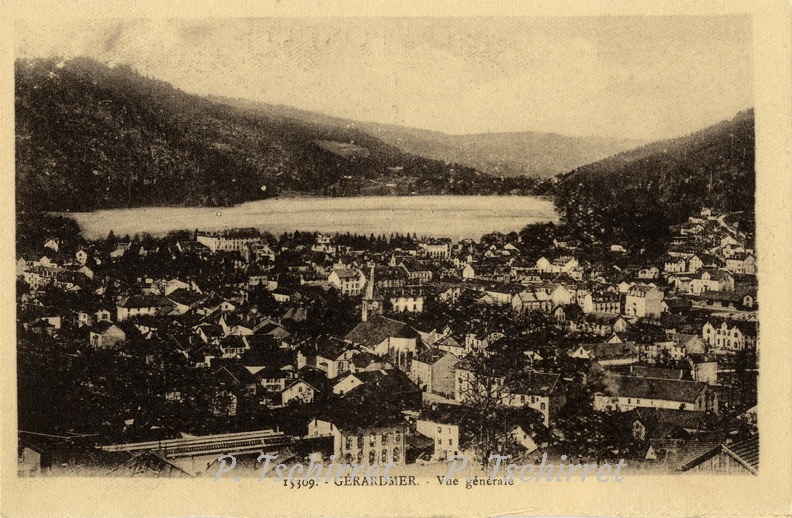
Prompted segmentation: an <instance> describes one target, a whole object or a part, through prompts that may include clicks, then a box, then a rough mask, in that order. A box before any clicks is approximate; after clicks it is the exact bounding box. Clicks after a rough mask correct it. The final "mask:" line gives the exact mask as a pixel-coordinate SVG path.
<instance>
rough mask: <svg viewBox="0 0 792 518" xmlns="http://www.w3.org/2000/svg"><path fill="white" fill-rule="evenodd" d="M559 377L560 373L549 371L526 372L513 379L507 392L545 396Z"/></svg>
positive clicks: (553, 387) (554, 385)
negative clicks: (511, 385)
mask: <svg viewBox="0 0 792 518" xmlns="http://www.w3.org/2000/svg"><path fill="white" fill-rule="evenodd" d="M560 377H561V375H560V374H553V373H549V372H526V373H523V375H522V376H520V377H519V378H518V379H517V380H515V382H514V385H513V387H512V388H510V389H509V392H511V393H512V394H530V395H540V396H547V395H550V394H551V393H552V392H553V390H555V387H556V384H557V383H558V379H559V378H560Z"/></svg>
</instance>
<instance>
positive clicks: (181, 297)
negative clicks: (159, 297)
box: [167, 288, 204, 306]
mask: <svg viewBox="0 0 792 518" xmlns="http://www.w3.org/2000/svg"><path fill="white" fill-rule="evenodd" d="M167 297H168V299H170V300H172V301H173V302H176V303H177V304H183V305H185V306H192V305H193V304H195V303H196V302H198V301H199V300H201V299H203V298H204V295H201V294H200V293H196V292H194V291H189V290H186V289H184V288H179V289H178V290H175V291H174V292H172V293H171V294H170V295H168V296H167Z"/></svg>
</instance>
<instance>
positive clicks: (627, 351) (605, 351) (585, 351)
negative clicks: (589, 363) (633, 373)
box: [570, 342, 639, 367]
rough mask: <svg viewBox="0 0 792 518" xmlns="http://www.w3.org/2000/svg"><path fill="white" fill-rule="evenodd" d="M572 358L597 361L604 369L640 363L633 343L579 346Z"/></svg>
mask: <svg viewBox="0 0 792 518" xmlns="http://www.w3.org/2000/svg"><path fill="white" fill-rule="evenodd" d="M570 356H571V357H572V358H580V359H586V360H596V362H597V363H599V364H600V365H601V366H603V367H609V366H615V365H631V364H633V363H638V359H639V358H638V348H637V347H636V346H635V344H634V343H633V342H616V343H612V342H604V343H597V344H585V345H580V346H578V348H577V349H575V351H574V352H572V354H570Z"/></svg>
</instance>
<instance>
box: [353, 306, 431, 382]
mask: <svg viewBox="0 0 792 518" xmlns="http://www.w3.org/2000/svg"><path fill="white" fill-rule="evenodd" d="M344 339H345V340H346V341H348V342H351V343H353V344H355V345H359V346H360V347H362V348H363V349H364V350H368V352H370V353H372V354H376V355H377V356H387V357H388V358H390V360H391V362H392V363H393V364H394V365H396V366H398V367H399V368H400V369H403V370H407V369H408V366H409V362H410V361H411V360H412V358H413V356H415V354H416V351H417V348H418V342H419V341H420V339H419V335H418V331H416V330H415V329H414V328H412V327H411V326H409V325H408V324H405V323H404V322H399V321H398V320H393V319H391V318H387V317H384V316H382V315H374V316H372V317H370V318H369V319H368V321H366V322H361V323H359V324H358V325H357V326H355V328H354V329H352V331H350V332H349V333H348V334H347V335H346V336H345V337H344Z"/></svg>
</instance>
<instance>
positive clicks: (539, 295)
mask: <svg viewBox="0 0 792 518" xmlns="http://www.w3.org/2000/svg"><path fill="white" fill-rule="evenodd" d="M511 306H512V310H513V311H514V312H515V313H517V314H525V313H530V312H531V311H541V312H542V313H549V312H550V310H551V309H553V301H552V300H550V296H549V295H548V294H547V292H545V291H541V290H540V291H534V290H523V291H521V292H519V293H515V294H514V295H513V296H512V299H511Z"/></svg>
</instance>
